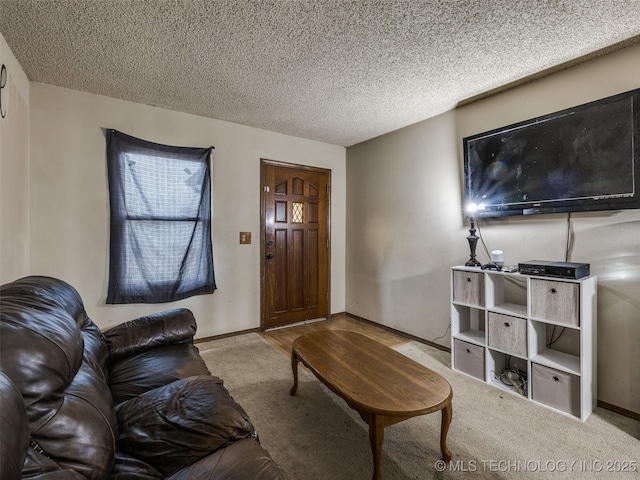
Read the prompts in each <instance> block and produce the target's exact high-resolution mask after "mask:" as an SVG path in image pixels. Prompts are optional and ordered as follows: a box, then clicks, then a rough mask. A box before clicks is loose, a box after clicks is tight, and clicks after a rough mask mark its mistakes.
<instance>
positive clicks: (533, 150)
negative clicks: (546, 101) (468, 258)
mask: <svg viewBox="0 0 640 480" xmlns="http://www.w3.org/2000/svg"><path fill="white" fill-rule="evenodd" d="M639 110H640V89H637V90H633V91H630V92H627V93H623V94H620V95H615V96H613V97H609V98H605V99H602V100H598V101H595V102H591V103H588V104H585V105H580V106H578V107H574V108H570V109H566V110H562V111H560V112H556V113H553V114H550V115H546V116H543V117H538V118H534V119H531V120H527V121H524V122H520V123H517V124H513V125H509V126H506V127H503V128H500V129H496V130H492V131H489V132H485V133H481V134H477V135H473V136H470V137H467V138H464V139H463V147H464V172H465V204H466V205H469V204H475V205H477V206H478V210H477V213H476V215H477V216H482V217H491V216H504V215H527V214H536V213H560V212H571V211H589V210H620V209H628V208H640V178H639V177H640V160H639V159H640V153H639V152H640V150H639V147H640V135H639V132H640V115H639Z"/></svg>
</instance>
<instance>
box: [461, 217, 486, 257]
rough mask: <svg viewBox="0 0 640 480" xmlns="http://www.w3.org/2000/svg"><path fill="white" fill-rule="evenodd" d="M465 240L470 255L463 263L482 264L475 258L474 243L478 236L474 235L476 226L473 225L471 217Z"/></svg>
mask: <svg viewBox="0 0 640 480" xmlns="http://www.w3.org/2000/svg"><path fill="white" fill-rule="evenodd" d="M467 241H468V242H469V250H470V252H471V255H470V256H469V260H467V263H465V264H464V265H465V267H479V266H480V265H482V264H481V263H480V262H479V261H478V260H476V244H477V243H478V237H477V236H476V228H475V225H474V219H473V217H472V218H471V228H470V229H469V236H468V237H467Z"/></svg>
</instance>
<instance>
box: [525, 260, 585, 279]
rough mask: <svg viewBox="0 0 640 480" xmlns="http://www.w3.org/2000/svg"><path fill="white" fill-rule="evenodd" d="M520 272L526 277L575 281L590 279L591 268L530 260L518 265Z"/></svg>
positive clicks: (580, 264)
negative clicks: (535, 276)
mask: <svg viewBox="0 0 640 480" xmlns="http://www.w3.org/2000/svg"><path fill="white" fill-rule="evenodd" d="M518 271H519V272H520V273H522V274H524V275H540V276H544V277H557V278H571V279H574V280H575V279H578V278H582V277H588V276H589V274H590V271H591V267H590V265H589V264H588V263H574V262H547V261H545V260H529V261H528V262H523V263H518Z"/></svg>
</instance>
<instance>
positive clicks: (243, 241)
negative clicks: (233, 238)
mask: <svg viewBox="0 0 640 480" xmlns="http://www.w3.org/2000/svg"><path fill="white" fill-rule="evenodd" d="M250 243H251V232H240V245H248V244H250Z"/></svg>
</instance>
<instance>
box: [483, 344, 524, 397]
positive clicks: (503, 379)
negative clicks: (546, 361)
mask: <svg viewBox="0 0 640 480" xmlns="http://www.w3.org/2000/svg"><path fill="white" fill-rule="evenodd" d="M487 369H488V371H489V373H488V376H487V382H488V383H489V384H491V385H493V386H494V387H498V388H500V389H502V390H506V391H508V392H511V393H516V394H518V395H521V396H523V397H525V398H528V396H529V389H528V382H527V380H528V378H529V365H528V362H527V359H526V358H520V357H514V356H513V355H509V354H506V353H502V352H499V351H497V350H492V349H488V350H487ZM510 372H511V375H510ZM514 374H515V375H514ZM510 376H511V378H513V379H514V381H515V383H516V385H514V384H513V383H512V382H511V381H510V380H509V377H510ZM519 389H521V391H520V390H519Z"/></svg>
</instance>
